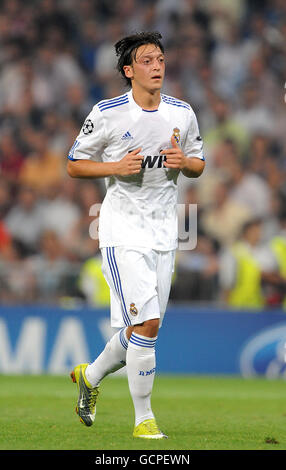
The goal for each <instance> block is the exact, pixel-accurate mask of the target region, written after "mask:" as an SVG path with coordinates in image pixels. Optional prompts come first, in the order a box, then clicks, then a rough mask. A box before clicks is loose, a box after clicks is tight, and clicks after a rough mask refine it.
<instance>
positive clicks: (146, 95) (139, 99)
mask: <svg viewBox="0 0 286 470" xmlns="http://www.w3.org/2000/svg"><path fill="white" fill-rule="evenodd" d="M132 95H133V99H134V101H135V103H137V104H138V106H140V107H141V108H142V109H146V110H147V111H154V110H155V109H158V107H159V104H160V101H161V94H160V90H154V91H149V90H145V89H142V88H137V87H132Z"/></svg>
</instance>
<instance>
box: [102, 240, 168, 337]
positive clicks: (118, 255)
mask: <svg viewBox="0 0 286 470" xmlns="http://www.w3.org/2000/svg"><path fill="white" fill-rule="evenodd" d="M101 253H102V258H103V261H102V272H103V274H104V277H105V279H106V281H107V283H108V285H109V287H110V310H111V326H112V327H117V328H122V327H124V326H130V325H137V324H140V323H143V322H144V321H146V320H151V319H154V318H159V319H160V322H159V325H160V326H161V325H162V321H163V318H164V315H165V311H166V308H167V303H168V300H169V294H170V288H171V281H172V273H173V271H174V260H175V250H172V251H155V250H152V249H150V248H141V247H134V248H131V247H125V246H117V247H105V248H102V249H101Z"/></svg>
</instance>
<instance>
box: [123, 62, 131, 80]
mask: <svg viewBox="0 0 286 470" xmlns="http://www.w3.org/2000/svg"><path fill="white" fill-rule="evenodd" d="M123 70H124V73H125V76H126V77H127V78H133V67H132V65H124V67H123Z"/></svg>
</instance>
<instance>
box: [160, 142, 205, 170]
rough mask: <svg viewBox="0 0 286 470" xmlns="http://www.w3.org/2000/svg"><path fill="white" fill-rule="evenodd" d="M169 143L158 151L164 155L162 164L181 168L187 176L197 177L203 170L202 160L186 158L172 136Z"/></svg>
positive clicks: (167, 166) (203, 163)
mask: <svg viewBox="0 0 286 470" xmlns="http://www.w3.org/2000/svg"><path fill="white" fill-rule="evenodd" d="M171 144H172V147H171V148H169V149H164V150H162V151H161V152H160V153H161V154H162V155H166V161H165V162H164V166H165V167H166V168H176V169H179V170H181V171H182V173H183V175H184V176H186V177H187V178H198V177H199V176H200V175H201V174H202V172H203V171H204V167H205V162H204V160H201V159H200V158H196V157H192V158H188V157H187V156H186V155H185V154H184V152H183V151H182V149H181V148H180V147H179V145H178V144H177V142H176V140H175V137H174V136H172V137H171Z"/></svg>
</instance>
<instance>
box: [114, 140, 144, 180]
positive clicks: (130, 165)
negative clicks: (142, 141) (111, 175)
mask: <svg viewBox="0 0 286 470" xmlns="http://www.w3.org/2000/svg"><path fill="white" fill-rule="evenodd" d="M141 150H142V148H141V147H139V148H138V149H135V150H132V152H128V153H127V154H126V155H125V156H124V157H123V158H122V160H120V161H119V162H118V171H117V175H119V176H129V175H136V174H137V173H140V171H141V165H142V161H143V158H144V157H143V155H140V151H141Z"/></svg>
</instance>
